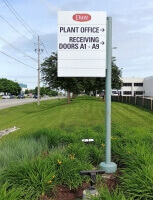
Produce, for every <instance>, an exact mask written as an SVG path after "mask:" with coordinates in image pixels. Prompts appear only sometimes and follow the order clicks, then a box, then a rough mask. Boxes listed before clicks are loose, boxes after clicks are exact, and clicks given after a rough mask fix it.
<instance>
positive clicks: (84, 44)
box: [58, 11, 106, 77]
mask: <svg viewBox="0 0 153 200" xmlns="http://www.w3.org/2000/svg"><path fill="white" fill-rule="evenodd" d="M105 73H106V12H91V11H90V12H80V11H78V12H74V11H59V12H58V76H59V77H105Z"/></svg>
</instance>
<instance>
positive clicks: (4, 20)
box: [0, 15, 34, 44]
mask: <svg viewBox="0 0 153 200" xmlns="http://www.w3.org/2000/svg"><path fill="white" fill-rule="evenodd" d="M0 17H1V18H2V19H3V20H4V21H5V22H6V23H7V24H9V26H11V27H12V28H13V29H14V30H15V31H16V32H17V33H19V34H20V35H21V36H22V37H24V38H25V39H26V40H28V41H29V42H31V43H32V44H34V43H33V42H32V41H31V40H29V39H28V38H27V37H25V36H24V35H23V34H22V33H20V32H19V31H18V30H17V29H16V28H14V27H13V26H12V25H11V24H10V23H9V22H8V21H7V20H6V19H5V18H4V17H2V16H1V15H0Z"/></svg>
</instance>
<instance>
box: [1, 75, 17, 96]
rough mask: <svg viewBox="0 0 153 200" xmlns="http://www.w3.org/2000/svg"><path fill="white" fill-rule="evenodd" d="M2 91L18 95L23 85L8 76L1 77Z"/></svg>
mask: <svg viewBox="0 0 153 200" xmlns="http://www.w3.org/2000/svg"><path fill="white" fill-rule="evenodd" d="M0 92H4V93H5V94H6V93H10V94H12V95H18V94H20V92H21V87H20V86H19V84H18V83H17V82H14V81H11V80H8V79H6V78H0Z"/></svg>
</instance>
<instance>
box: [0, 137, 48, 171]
mask: <svg viewBox="0 0 153 200" xmlns="http://www.w3.org/2000/svg"><path fill="white" fill-rule="evenodd" d="M47 143H48V142H47V138H46V137H40V138H39V140H36V139H34V138H20V139H16V140H15V141H9V142H8V143H4V144H2V145H1V149H0V173H1V171H3V169H5V168H6V167H8V166H9V165H10V164H13V163H15V164H16V165H17V164H18V163H19V164H20V163H22V162H24V161H28V160H31V159H33V158H35V157H36V156H38V155H40V154H41V153H42V152H44V151H47V150H48V145H47Z"/></svg>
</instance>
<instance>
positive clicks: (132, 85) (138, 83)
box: [121, 78, 145, 96]
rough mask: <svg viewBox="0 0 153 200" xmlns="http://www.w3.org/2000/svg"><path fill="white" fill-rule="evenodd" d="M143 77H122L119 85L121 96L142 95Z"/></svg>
mask: <svg viewBox="0 0 153 200" xmlns="http://www.w3.org/2000/svg"><path fill="white" fill-rule="evenodd" d="M144 80H145V79H144V78H122V82H123V86H122V87H121V95H122V96H143V95H144V94H145V92H144Z"/></svg>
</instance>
